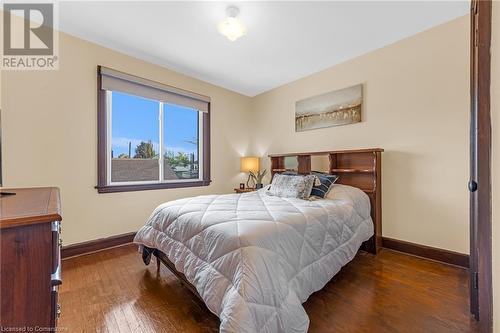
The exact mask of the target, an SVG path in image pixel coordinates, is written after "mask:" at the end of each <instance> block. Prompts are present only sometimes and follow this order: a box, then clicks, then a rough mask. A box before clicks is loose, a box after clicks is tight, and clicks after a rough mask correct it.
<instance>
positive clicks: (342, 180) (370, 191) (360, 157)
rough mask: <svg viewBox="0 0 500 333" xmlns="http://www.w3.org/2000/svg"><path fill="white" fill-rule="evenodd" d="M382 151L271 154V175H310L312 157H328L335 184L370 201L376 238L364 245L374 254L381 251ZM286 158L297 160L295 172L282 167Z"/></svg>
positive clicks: (372, 149)
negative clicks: (335, 177)
mask: <svg viewBox="0 0 500 333" xmlns="http://www.w3.org/2000/svg"><path fill="white" fill-rule="evenodd" d="M383 151H384V150H383V149H382V148H368V149H349V150H332V151H320V152H305V153H304V152H302V153H285V154H270V155H269V157H270V158H271V175H272V176H274V175H275V174H276V173H280V172H286V171H296V172H297V173H298V174H310V173H311V157H312V156H318V155H319V156H321V155H323V156H328V162H329V168H328V170H329V173H330V174H336V175H338V176H339V179H338V180H337V183H339V184H344V185H350V186H354V187H357V188H359V189H361V190H362V191H363V192H365V193H366V194H367V195H368V197H369V198H370V204H371V217H372V220H373V226H374V229H375V235H374V236H373V237H372V238H370V239H369V240H368V241H366V242H365V243H364V244H363V249H365V250H366V251H369V252H372V253H377V251H378V250H379V249H380V248H381V247H382V152H383ZM285 157H288V158H289V157H296V158H297V166H298V167H297V169H289V168H286V166H285Z"/></svg>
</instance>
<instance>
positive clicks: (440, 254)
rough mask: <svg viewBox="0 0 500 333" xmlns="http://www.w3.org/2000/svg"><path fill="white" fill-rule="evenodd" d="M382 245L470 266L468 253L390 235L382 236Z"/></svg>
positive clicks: (466, 266) (427, 257) (415, 254)
mask: <svg viewBox="0 0 500 333" xmlns="http://www.w3.org/2000/svg"><path fill="white" fill-rule="evenodd" d="M382 247H385V248H387V249H391V250H395V251H399V252H403V253H407V254H411V255H414V256H417V257H422V258H426V259H431V260H436V261H440V262H444V263H446V264H450V265H455V266H460V267H463V268H469V255H468V254H463V253H459V252H453V251H448V250H443V249H438V248H435V247H430V246H426V245H420V244H415V243H410V242H406V241H402V240H399V239H393V238H388V237H382Z"/></svg>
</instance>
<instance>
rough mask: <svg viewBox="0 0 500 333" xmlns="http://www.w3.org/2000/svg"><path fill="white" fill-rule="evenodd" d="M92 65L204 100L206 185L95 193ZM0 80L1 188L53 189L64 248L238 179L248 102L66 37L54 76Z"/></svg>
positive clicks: (13, 75) (11, 74) (226, 188)
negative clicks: (208, 151) (208, 125)
mask: <svg viewBox="0 0 500 333" xmlns="http://www.w3.org/2000/svg"><path fill="white" fill-rule="evenodd" d="M97 65H104V66H108V67H111V68H114V69H117V70H122V71H125V72H127V73H131V74H134V75H138V76H141V77H145V78H148V79H152V80H155V81H158V82H162V83H166V84H169V85H173V86H176V87H180V88H183V89H187V90H191V91H195V92H197V93H200V94H204V95H208V96H211V98H212V115H211V121H212V180H213V183H212V185H210V186H209V187H201V188H189V189H175V190H155V191H141V192H128V193H114V194H98V193H97V191H96V190H95V189H94V186H95V185H96V183H97V161H96V157H97V152H96V141H97V135H96V128H97V125H96V117H97V116H96V115H97V111H96V66H97ZM1 80H2V86H1V89H2V90H1V95H2V125H3V126H2V127H3V138H2V139H3V153H4V155H3V166H4V176H5V177H4V179H5V182H4V186H9V187H14V186H58V187H60V188H61V194H62V205H63V218H64V221H63V238H64V241H65V244H71V243H76V242H82V241H87V240H91V239H96V238H101V237H106V236H110V235H117V234H122V233H126V232H130V231H135V230H137V229H138V228H139V227H140V226H141V225H143V224H144V222H145V221H146V219H147V218H148V216H149V215H150V214H151V212H152V210H153V209H154V208H155V207H156V206H157V205H158V204H160V203H162V202H165V201H168V200H172V199H176V198H180V197H187V196H194V195H199V194H205V193H227V192H230V191H231V190H232V188H234V186H235V184H237V183H239V182H240V179H241V180H242V179H243V178H244V176H243V175H241V174H240V173H239V156H240V155H242V154H245V153H246V151H247V149H248V148H249V147H248V145H249V131H248V130H247V128H248V122H249V119H250V110H249V108H250V102H249V98H248V97H245V96H242V95H239V94H237V93H234V92H230V91H228V90H225V89H222V88H219V87H216V86H213V85H210V84H208V83H204V82H202V81H199V80H196V79H193V78H190V77H187V76H184V75H181V74H178V73H175V72H173V71H170V70H167V69H165V68H162V67H159V66H155V65H152V64H148V63H146V62H144V61H141V60H138V59H134V58H132V57H129V56H125V55H123V54H120V53H117V52H114V51H112V50H110V49H106V48H103V47H100V46H97V45H95V44H92V43H89V42H86V41H83V40H81V39H78V38H74V37H71V36H68V35H66V34H61V35H60V69H59V70H58V71H43V72H42V71H30V72H20V71H4V72H3V73H2V79H1Z"/></svg>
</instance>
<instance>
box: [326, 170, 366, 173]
mask: <svg viewBox="0 0 500 333" xmlns="http://www.w3.org/2000/svg"><path fill="white" fill-rule="evenodd" d="M330 172H332V173H334V172H338V173H374V172H375V170H374V169H330Z"/></svg>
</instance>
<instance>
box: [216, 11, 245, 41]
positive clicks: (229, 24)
mask: <svg viewBox="0 0 500 333" xmlns="http://www.w3.org/2000/svg"><path fill="white" fill-rule="evenodd" d="M217 30H218V31H219V33H220V34H221V35H223V36H226V37H227V39H229V40H230V41H231V42H234V41H235V40H237V39H238V38H240V37H241V36H244V35H246V33H247V28H246V27H245V25H244V24H243V23H242V22H241V21H240V20H239V19H238V18H237V17H226V18H225V19H224V20H223V21H222V22H220V23H219V24H218V25H217Z"/></svg>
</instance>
